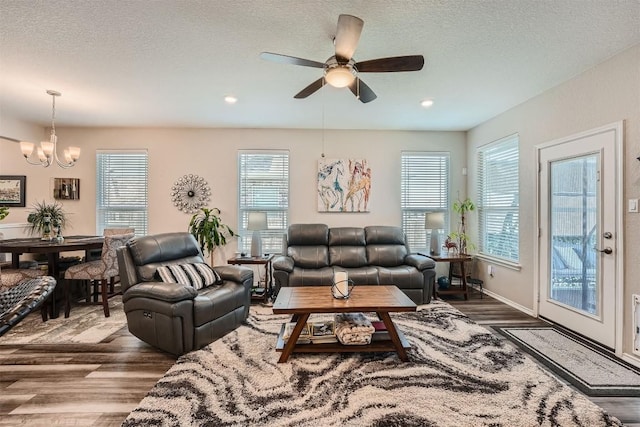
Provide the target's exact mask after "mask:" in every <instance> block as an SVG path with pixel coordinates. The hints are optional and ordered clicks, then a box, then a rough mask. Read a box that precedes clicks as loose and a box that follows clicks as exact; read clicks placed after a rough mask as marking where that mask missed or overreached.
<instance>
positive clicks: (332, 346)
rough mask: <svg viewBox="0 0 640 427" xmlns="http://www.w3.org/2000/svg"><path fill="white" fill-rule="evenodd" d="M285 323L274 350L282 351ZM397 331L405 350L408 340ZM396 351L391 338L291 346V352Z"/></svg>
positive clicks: (409, 346) (408, 346)
mask: <svg viewBox="0 0 640 427" xmlns="http://www.w3.org/2000/svg"><path fill="white" fill-rule="evenodd" d="M284 328H285V325H284V324H283V325H282V327H281V328H280V333H279V334H278V340H277V342H276V351H279V352H282V351H283V350H284V346H285V342H284V340H283V339H282V336H283V334H284ZM396 331H397V332H398V338H400V342H401V343H402V347H404V349H405V350H408V349H410V348H411V345H410V344H409V341H407V339H406V338H405V336H404V334H403V333H402V332H401V331H399V330H396ZM387 351H392V352H394V353H395V352H397V349H396V347H395V346H394V345H393V342H392V341H391V340H380V341H373V342H371V344H365V345H344V344H340V343H339V342H335V343H334V342H332V343H318V344H296V345H295V347H293V353H366V352H376V353H377V352H387Z"/></svg>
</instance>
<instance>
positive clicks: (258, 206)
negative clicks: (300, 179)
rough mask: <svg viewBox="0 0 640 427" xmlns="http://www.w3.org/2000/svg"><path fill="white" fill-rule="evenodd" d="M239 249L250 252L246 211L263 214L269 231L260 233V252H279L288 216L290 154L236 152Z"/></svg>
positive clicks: (247, 213)
mask: <svg viewBox="0 0 640 427" xmlns="http://www.w3.org/2000/svg"><path fill="white" fill-rule="evenodd" d="M238 184H239V185H238V234H239V235H240V240H239V244H238V250H239V251H241V252H246V253H249V252H250V249H251V233H253V232H252V231H250V230H247V223H248V219H249V212H256V211H257V212H266V213H267V224H268V227H269V228H268V230H263V231H262V232H261V234H262V251H263V252H264V253H271V254H273V253H282V250H283V247H282V242H283V236H284V233H286V230H287V227H288V213H289V152H288V151H240V152H238Z"/></svg>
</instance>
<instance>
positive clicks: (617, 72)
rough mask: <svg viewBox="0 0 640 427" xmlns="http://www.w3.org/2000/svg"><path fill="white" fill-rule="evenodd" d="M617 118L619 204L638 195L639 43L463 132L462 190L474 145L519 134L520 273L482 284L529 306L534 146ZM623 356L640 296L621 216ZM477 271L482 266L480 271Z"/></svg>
mask: <svg viewBox="0 0 640 427" xmlns="http://www.w3.org/2000/svg"><path fill="white" fill-rule="evenodd" d="M619 120H624V123H625V126H624V134H625V135H624V146H625V149H624V153H623V159H624V168H625V174H624V185H625V188H624V199H625V200H624V203H623V205H624V206H623V209H624V210H625V211H626V199H629V198H640V185H639V184H640V163H639V162H638V160H636V157H637V156H638V155H639V154H640V45H636V46H635V47H633V48H631V49H629V50H627V51H625V52H622V53H621V54H619V55H616V56H614V57H612V58H611V59H609V60H608V61H606V62H604V63H602V64H600V65H598V66H596V67H594V68H593V69H591V70H589V71H587V72H585V73H583V74H581V75H579V76H577V77H575V78H573V79H571V80H569V81H567V82H565V83H563V84H562V85H559V86H557V87H556V88H553V89H551V90H549V91H547V92H545V93H544V94H542V95H540V96H538V97H536V98H533V99H531V100H529V101H527V102H525V103H523V104H521V105H519V106H517V107H515V108H513V109H511V110H509V111H507V112H506V113H504V114H501V115H499V116H497V117H495V118H493V119H491V120H489V121H487V122H485V123H483V124H481V125H480V126H478V127H476V128H474V129H472V130H470V131H469V132H468V139H467V143H468V147H467V156H468V159H469V172H470V173H469V192H470V194H471V196H472V197H475V188H474V187H473V185H472V183H473V182H474V180H473V177H474V176H475V174H476V166H477V165H476V164H475V160H474V159H475V156H476V150H477V148H478V147H479V146H481V145H483V144H486V143H489V142H491V141H495V140H497V139H499V138H502V137H504V136H507V135H510V134H513V133H515V132H518V133H519V135H520V194H521V197H520V226H521V228H520V229H521V234H520V262H521V264H522V270H521V271H514V270H510V269H506V268H501V267H499V266H497V267H496V273H495V275H494V277H493V278H490V277H486V276H485V277H484V279H485V287H486V288H487V289H489V290H491V291H492V292H495V293H497V294H499V295H501V296H504V297H505V298H507V299H509V300H511V301H513V302H515V303H517V304H520V305H522V306H524V307H527V308H529V309H533V307H534V294H533V289H534V283H533V272H534V269H535V268H536V265H534V258H533V257H534V250H535V245H536V243H537V234H536V227H537V226H536V223H535V217H534V213H535V209H536V200H535V196H534V195H535V191H536V179H537V173H536V170H537V165H536V164H535V161H534V159H535V158H534V153H535V150H534V147H535V146H536V145H537V144H541V143H544V142H547V141H551V140H555V139H558V138H561V137H565V136H569V135H572V134H575V133H578V132H581V131H586V130H589V129H593V128H596V127H599V126H603V125H606V124H609V123H613V122H616V121H619ZM624 222H625V224H624V227H623V232H624V236H625V248H624V262H625V277H624V283H625V288H624V301H625V304H624V306H623V307H622V309H623V310H624V328H623V337H624V348H623V350H624V351H627V352H630V351H631V346H632V341H631V340H632V323H631V322H632V318H631V313H630V308H631V302H630V301H631V295H632V294H633V293H638V292H640V282H638V280H637V278H638V277H640V251H638V249H637V248H638V240H637V239H638V238H639V237H640V236H639V234H638V230H640V215H638V214H628V213H625V220H624ZM480 270H481V271H484V270H485V269H484V268H481V269H480Z"/></svg>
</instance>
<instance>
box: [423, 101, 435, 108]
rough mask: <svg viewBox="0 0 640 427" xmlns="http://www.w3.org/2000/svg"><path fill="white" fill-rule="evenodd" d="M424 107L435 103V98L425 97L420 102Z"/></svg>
mask: <svg viewBox="0 0 640 427" xmlns="http://www.w3.org/2000/svg"><path fill="white" fill-rule="evenodd" d="M420 105H421V106H422V107H423V108H429V107H431V106H432V105H433V99H425V100H424V101H422V102H421V103H420Z"/></svg>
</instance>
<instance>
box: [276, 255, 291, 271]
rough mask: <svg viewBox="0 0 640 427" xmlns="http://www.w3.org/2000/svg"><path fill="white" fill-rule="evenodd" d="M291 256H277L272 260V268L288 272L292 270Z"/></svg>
mask: <svg viewBox="0 0 640 427" xmlns="http://www.w3.org/2000/svg"><path fill="white" fill-rule="evenodd" d="M293 265H294V264H293V258H291V257H288V256H283V255H281V256H278V257H276V258H275V259H274V260H273V269H274V270H283V271H286V272H288V273H292V272H293Z"/></svg>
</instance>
